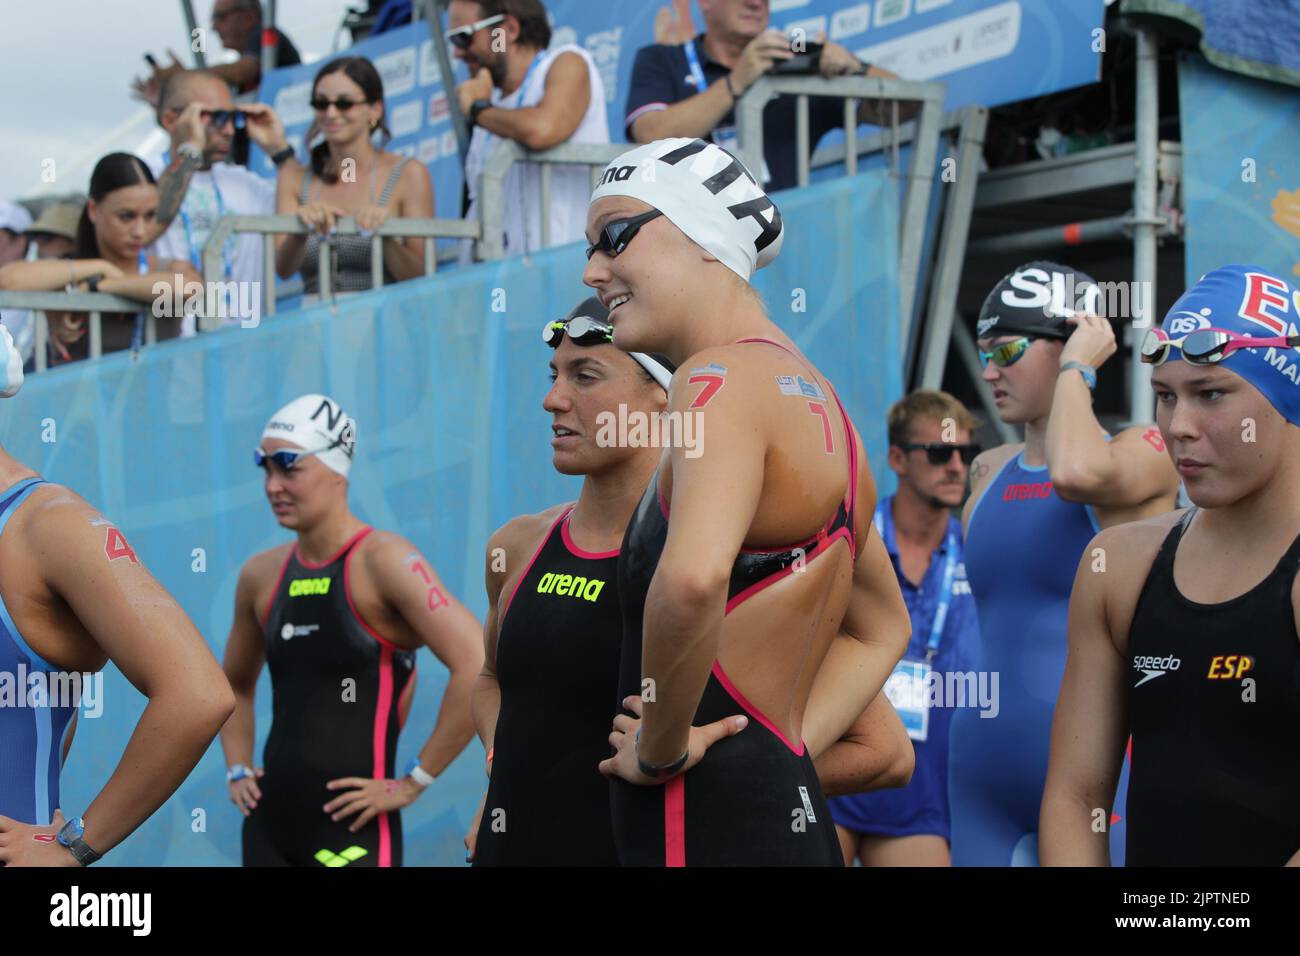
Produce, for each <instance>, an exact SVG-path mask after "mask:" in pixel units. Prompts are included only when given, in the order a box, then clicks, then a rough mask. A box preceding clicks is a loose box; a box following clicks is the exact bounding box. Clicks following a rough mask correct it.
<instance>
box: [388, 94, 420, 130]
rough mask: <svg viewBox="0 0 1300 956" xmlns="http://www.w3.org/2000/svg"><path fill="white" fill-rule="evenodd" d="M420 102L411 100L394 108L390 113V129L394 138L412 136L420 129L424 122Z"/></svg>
mask: <svg viewBox="0 0 1300 956" xmlns="http://www.w3.org/2000/svg"><path fill="white" fill-rule="evenodd" d="M421 113H422V111H421V109H420V101H419V100H411V101H410V102H407V103H403V104H402V105H401V106H394V107H393V109H392V112H390V113H389V116H390V119H389V121H388V127H389V129H391V130H392V132H393V136H395V137H396V136H410V135H411V134H412V133H414V132H415V131H416V130H418V129H419V128H420V124H421V122H422V120H423V116H422V115H421Z"/></svg>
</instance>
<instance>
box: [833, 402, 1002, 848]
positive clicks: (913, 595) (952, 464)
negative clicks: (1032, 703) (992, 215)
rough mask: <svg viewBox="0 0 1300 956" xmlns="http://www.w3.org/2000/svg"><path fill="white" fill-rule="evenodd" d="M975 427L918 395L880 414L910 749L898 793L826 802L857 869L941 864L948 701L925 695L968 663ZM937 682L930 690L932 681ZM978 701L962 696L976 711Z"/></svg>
mask: <svg viewBox="0 0 1300 956" xmlns="http://www.w3.org/2000/svg"><path fill="white" fill-rule="evenodd" d="M977 424H978V423H977V422H976V420H975V416H973V415H972V414H971V413H970V412H969V411H968V410H967V409H966V406H964V405H962V403H961V402H959V401H957V399H955V398H953V396H951V395H949V394H948V393H947V392H939V391H934V390H931V389H918V390H917V391H915V392H912V393H911V394H910V395H907V396H906V397H904V398H903V399H902V400H901V401H898V402H895V403H894V406H893V407H892V408H891V409H890V410H889V467H890V469H891V470H892V471H893V472H894V474H895V475H897V476H898V491H897V492H896V493H895V494H892V495H888V496H886V497H884V498H882V499H881V500H880V503H879V504H877V505H876V514H875V518H874V524H875V527H876V530H877V531H878V532H879V533H880V536H881V538H882V539H883V541H884V543H885V549H886V550H887V551H888V552H889V558H890V560H891V561H892V562H893V565H894V573H895V575H897V577H898V583H899V586H900V587H901V588H902V589H903V600H904V601H906V602H907V609H908V613H909V614H910V615H911V619H912V639H911V641H910V643H909V644H908V648H907V652H906V653H905V654H904V655H903V659H902V660H901V661H899V662H898V665H897V666H896V667H895V668H894V673H893V674H892V675H891V676H890V678H889V681H888V682H887V683H886V684H885V692H886V694H887V695H888V698H889V700H890V701H891V702H892V704H893V705H894V708H895V709H896V710H897V711H898V713H899V715H900V716H901V717H902V718H903V721H904V726H905V727H906V728H907V733H908V736H909V737H910V738H911V739H912V746H913V748H915V752H916V770H915V771H914V772H913V774H912V780H911V782H910V783H908V785H907V786H906V787H904V788H902V789H901V790H894V791H885V792H882V793H870V794H853V795H851V796H844V797H836V798H834V799H832V800H831V801H830V805H831V816H832V817H834V818H835V828H836V830H837V831H838V832H839V837H840V846H841V848H842V849H843V851H844V862H845V864H846V865H850V866H851V865H852V864H853V861H854V860H855V859H857V860H860V861H861V862H862V865H863V866H947V865H949V863H950V862H951V854H950V851H949V849H948V840H949V830H950V827H949V812H948V734H949V729H950V727H951V724H952V718H953V714H954V712H955V711H954V707H955V706H956V705H955V703H954V702H953V701H950V700H948V699H946V698H940V697H938V695H937V694H936V693H935V691H934V688H935V687H936V686H937V687H943V686H945V685H951V683H952V681H951V679H950V678H949V677H948V676H947V675H949V674H962V673H966V672H969V671H970V670H971V669H972V668H973V667H974V657H975V656H976V653H977V651H978V644H979V622H978V620H977V618H976V615H975V600H974V598H973V597H972V596H971V589H970V582H969V581H967V579H966V562H965V558H964V556H963V554H962V541H961V524H960V523H959V522H958V521H957V519H956V518H955V517H953V513H952V511H953V509H954V508H957V507H959V506H960V505H961V503H962V499H963V498H965V496H966V473H967V470H968V468H969V466H970V463H971V461H972V460H973V459H974V458H975V456H976V455H977V454H978V453H979V446H978V445H976V444H973V443H972V442H971V432H972V431H973V430H974V429H975V428H976V426H977ZM935 679H937V681H938V683H937V684H936V683H934V680H935ZM977 704H978V701H976V700H969V701H963V706H968V707H974V706H977Z"/></svg>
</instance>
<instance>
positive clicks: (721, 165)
mask: <svg viewBox="0 0 1300 956" xmlns="http://www.w3.org/2000/svg"><path fill="white" fill-rule="evenodd" d="M606 196H630V197H631V198H633V199H639V200H641V201H642V202H645V203H649V204H650V205H651V206H653V207H654V208H655V209H658V210H659V211H660V212H662V213H663V214H664V216H666V217H667V218H668V220H669V221H670V222H672V223H673V225H675V226H676V227H677V228H678V229H680V230H681V231H682V232H683V233H685V235H686V236H687V237H688V238H690V239H692V240H693V241H694V242H695V243H696V244H698V245H699V246H701V247H702V248H704V249H705V250H707V251H708V252H709V253H710V254H712V255H713V256H715V257H716V258H717V259H718V261H719V262H721V263H722V264H723V265H725V266H726V267H727V268H728V269H730V270H731V271H732V272H734V273H736V275H738V276H740V277H741V278H742V279H744V280H745V281H746V282H748V281H749V280H750V279H751V278H752V277H753V275H754V273H755V272H756V271H758V270H759V269H761V268H763V266H765V265H767V264H768V263H769V262H771V261H772V260H773V259H775V258H776V256H777V253H779V252H780V251H781V244H782V242H783V241H784V238H785V232H784V229H783V227H782V224H781V213H780V211H779V210H778V209H777V208H776V204H775V203H773V202H772V200H771V199H769V198H768V196H767V193H765V192H763V189H762V187H761V186H759V185H758V183H757V181H756V180H755V179H754V177H753V176H751V175H750V174H749V170H748V169H746V168H745V166H744V164H743V163H742V162H741V161H740V160H738V159H736V157H734V156H732V155H731V154H730V153H729V152H727V151H726V150H725V149H723V148H722V147H721V146H718V145H717V144H715V143H709V142H705V141H704V140H702V139H684V138H681V139H661V140H658V141H656V142H653V143H648V144H646V145H645V146H638V147H637V148H636V149H633V150H629V151H628V152H626V153H624V154H623V155H622V156H620V157H619V158H618V159H616V160H614V161H613V162H612V163H610V164H609V165H608V166H606V167H605V173H604V175H603V176H601V178H600V183H599V185H597V186H596V190H595V191H594V192H593V193H592V194H591V201H592V202H593V203H594V202H595V201H596V200H598V199H604V198H605V197H606Z"/></svg>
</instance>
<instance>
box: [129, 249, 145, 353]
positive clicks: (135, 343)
mask: <svg viewBox="0 0 1300 956" xmlns="http://www.w3.org/2000/svg"><path fill="white" fill-rule="evenodd" d="M136 268H138V269H139V270H140V275H148V273H149V257H148V256H146V255H145V254H144V250H143V249H141V250H140V258H139V260H138V261H137V263H136ZM143 344H144V313H143V312H137V313H136V314H135V330H134V331H133V332H132V333H131V351H132V352H138V351H140V346H141V345H143Z"/></svg>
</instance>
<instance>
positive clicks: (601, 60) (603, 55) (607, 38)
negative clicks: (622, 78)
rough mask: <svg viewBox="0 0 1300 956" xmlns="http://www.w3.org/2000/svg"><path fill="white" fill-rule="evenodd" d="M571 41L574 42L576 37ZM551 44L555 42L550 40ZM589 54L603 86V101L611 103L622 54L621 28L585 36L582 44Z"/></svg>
mask: <svg viewBox="0 0 1300 956" xmlns="http://www.w3.org/2000/svg"><path fill="white" fill-rule="evenodd" d="M573 42H576V38H575V40H574V41H573ZM551 46H552V47H554V46H555V43H554V41H552V43H551ZM583 46H585V47H586V48H587V52H588V53H590V54H591V59H592V62H593V63H594V64H595V65H596V72H597V73H599V74H600V83H601V85H602V86H603V87H605V102H607V103H612V102H613V101H614V96H615V95H616V94H617V93H618V64H619V60H620V59H621V58H622V55H623V28H622V27H615V28H614V29H612V30H601V31H600V32H598V33H593V34H591V35H590V36H588V37H587V40H586V42H585V43H584V44H583Z"/></svg>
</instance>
